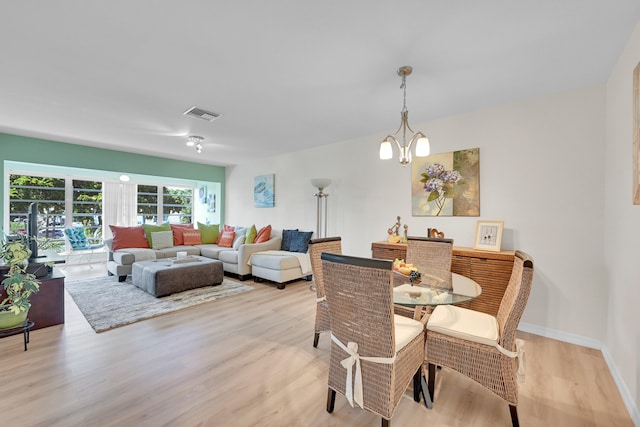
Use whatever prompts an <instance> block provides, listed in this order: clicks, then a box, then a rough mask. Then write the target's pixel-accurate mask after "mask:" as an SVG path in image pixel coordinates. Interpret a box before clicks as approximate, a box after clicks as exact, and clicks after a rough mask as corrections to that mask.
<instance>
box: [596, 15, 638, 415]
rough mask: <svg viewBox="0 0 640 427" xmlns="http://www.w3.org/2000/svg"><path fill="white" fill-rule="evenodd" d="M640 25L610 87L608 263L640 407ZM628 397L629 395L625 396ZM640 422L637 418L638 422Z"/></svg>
mask: <svg viewBox="0 0 640 427" xmlns="http://www.w3.org/2000/svg"><path fill="white" fill-rule="evenodd" d="M638 61H640V25H638V26H636V28H635V31H634V32H633V34H632V36H631V37H630V38H629V43H628V45H627V46H626V48H625V49H624V51H623V53H622V55H621V56H620V58H619V60H618V63H617V64H616V66H615V67H614V69H613V71H612V73H611V76H610V78H609V81H608V82H607V86H606V98H607V102H606V112H607V113H606V136H607V145H606V163H605V172H606V174H605V176H604V178H605V188H606V192H605V194H604V198H603V202H604V204H605V205H606V207H607V209H606V211H605V222H604V262H605V271H606V279H605V282H606V283H607V284H608V287H609V301H608V313H609V316H608V317H607V331H606V337H607V338H606V348H607V349H608V351H609V353H610V355H611V358H612V360H613V363H614V365H615V367H616V369H617V370H618V373H619V375H620V376H621V377H622V378H624V380H625V381H624V382H625V384H626V387H627V389H628V392H629V395H630V396H631V399H633V401H634V403H635V406H636V408H638V407H640V390H639V388H640V310H639V309H638V302H640V298H639V297H640V290H639V289H640V261H639V260H638V254H640V206H635V205H633V204H632V170H631V164H632V161H631V159H632V141H633V139H632V138H633V137H632V129H633V115H632V105H633V102H632V100H633V98H632V89H633V69H634V68H635V66H636V65H637V64H638ZM623 395H624V393H623ZM636 422H638V420H636Z"/></svg>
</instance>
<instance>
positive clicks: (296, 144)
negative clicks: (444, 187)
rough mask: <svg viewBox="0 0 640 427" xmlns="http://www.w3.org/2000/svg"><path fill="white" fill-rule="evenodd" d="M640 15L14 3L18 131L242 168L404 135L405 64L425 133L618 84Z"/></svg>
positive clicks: (614, 5) (367, 4)
mask: <svg viewBox="0 0 640 427" xmlns="http://www.w3.org/2000/svg"><path fill="white" fill-rule="evenodd" d="M639 19H640V2H639V1H638V0H538V1H533V0H530V1H524V0H518V1H515V0H512V1H509V0H483V1H478V0H457V1H443V0H413V1H412V0H395V1H381V0H376V1H373V0H322V1H308V0H297V1H296V0H271V1H264V0H238V1H219V0H215V1H212V0H208V1H207V0H182V1H169V0H116V1H97V0H91V1H77V0H76V1H70V0H50V1H15V0H0V132H4V133H12V134H18V135H26V136H33V137H39V138H45V139H52V140H57V141H63V142H70V143H75V144H83V145H89V146H94V147H103V148H110V149H116V150H123V151H130V152H136V153H143V154H154V155H158V156H162V157H168V158H175V159H182V160H188V161H196V162H202V163H209V164H217V165H232V164H237V163H239V162H241V161H242V160H245V159H252V158H260V157H264V156H266V155H272V154H276V153H282V152H288V151H294V150H302V149H306V148H310V147H314V146H318V145H322V144H329V143H334V142H338V141H344V140H348V139H351V138H355V137H359V136H364V135H372V134H377V133H384V132H393V131H395V129H396V128H397V126H398V125H399V121H400V109H401V108H402V90H401V89H400V88H399V85H400V78H399V77H398V76H397V74H396V70H397V68H398V67H399V66H401V65H411V66H413V68H414V72H413V74H412V75H411V76H410V77H409V78H408V80H407V106H408V109H409V112H410V116H409V117H410V123H420V122H426V121H429V120H432V119H435V118H439V117H445V116H449V115H453V114H459V113H462V112H467V111H473V110H476V109H479V108H485V107H489V106H493V105H498V104H502V103H507V102H512V101H517V100H521V99H526V98H531V97H536V96H541V95H545V94H549V93H554V92H559V91H564V90H570V89H572V88H578V87H582V86H586V85H592V84H597V83H604V82H605V81H606V79H607V78H608V76H609V73H610V72H611V68H612V66H613V64H614V62H615V61H616V59H617V58H618V56H619V55H620V53H621V51H622V48H623V46H624V43H625V42H626V41H627V40H628V38H629V36H630V34H631V31H632V30H633V27H634V26H635V24H636V23H637V22H638V21H639ZM194 105H195V106H198V107H201V108H204V109H207V110H211V111H214V112H218V113H222V114H223V117H222V118H220V119H218V120H216V121H214V122H211V123H210V122H206V121H203V120H200V119H194V118H191V117H187V116H184V115H183V114H182V113H183V112H184V111H185V110H186V109H187V108H189V107H192V106H194ZM421 130H423V131H425V132H426V133H428V129H421ZM192 134H195V135H201V136H203V137H204V138H205V143H204V151H203V153H202V154H197V153H196V152H195V150H193V149H187V148H186V146H185V142H186V136H187V135H192ZM378 142H379V141H377V140H372V141H371V144H372V150H377V144H378ZM432 150H433V151H436V152H437V141H432Z"/></svg>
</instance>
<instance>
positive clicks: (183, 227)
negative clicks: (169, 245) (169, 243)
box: [171, 224, 193, 246]
mask: <svg viewBox="0 0 640 427" xmlns="http://www.w3.org/2000/svg"><path fill="white" fill-rule="evenodd" d="M190 230H193V224H171V231H173V245H174V246H180V245H184V237H182V233H184V232H185V231H190Z"/></svg>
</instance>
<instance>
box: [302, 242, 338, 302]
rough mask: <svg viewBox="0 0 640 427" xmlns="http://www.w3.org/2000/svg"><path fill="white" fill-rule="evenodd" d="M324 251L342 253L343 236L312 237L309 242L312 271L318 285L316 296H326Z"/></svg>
mask: <svg viewBox="0 0 640 427" xmlns="http://www.w3.org/2000/svg"><path fill="white" fill-rule="evenodd" d="M323 252H327V253H331V254H342V238H341V237H326V238H322V239H312V240H311V241H310V242H309V258H310V259H311V272H312V273H313V281H314V283H315V285H316V296H317V297H318V298H322V297H324V296H325V290H324V275H323V274H322V260H321V259H320V255H322V253H323Z"/></svg>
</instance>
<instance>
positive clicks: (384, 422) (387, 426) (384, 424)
mask: <svg viewBox="0 0 640 427" xmlns="http://www.w3.org/2000/svg"><path fill="white" fill-rule="evenodd" d="M390 426H391V420H386V419H384V418H383V419H382V427H390Z"/></svg>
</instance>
